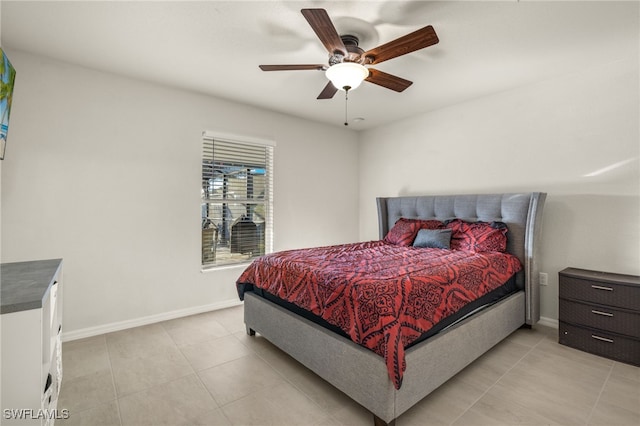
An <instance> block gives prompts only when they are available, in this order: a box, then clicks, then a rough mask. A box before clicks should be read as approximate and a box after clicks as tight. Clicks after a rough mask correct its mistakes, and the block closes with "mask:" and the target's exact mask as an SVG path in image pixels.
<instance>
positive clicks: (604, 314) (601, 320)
mask: <svg viewBox="0 0 640 426" xmlns="http://www.w3.org/2000/svg"><path fill="white" fill-rule="evenodd" d="M559 311H560V318H559V319H560V321H563V322H567V323H571V324H576V325H582V326H585V327H591V328H597V329H600V330H604V331H610V332H613V333H618V334H624V335H627V336H631V337H635V338H638V339H640V313H632V312H625V311H620V310H617V309H613V308H610V307H607V306H599V305H588V304H584V303H580V302H573V301H569V300H565V299H560V310H559Z"/></svg>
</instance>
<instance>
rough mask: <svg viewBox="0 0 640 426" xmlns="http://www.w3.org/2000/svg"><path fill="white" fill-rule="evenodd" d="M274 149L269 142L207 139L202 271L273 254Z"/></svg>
mask: <svg viewBox="0 0 640 426" xmlns="http://www.w3.org/2000/svg"><path fill="white" fill-rule="evenodd" d="M273 150H274V143H273V142H269V141H246V140H237V139H235V138H229V137H220V136H215V135H210V134H208V133H206V132H205V134H204V135H203V149H202V206H201V210H202V212H201V216H202V267H203V268H210V267H215V266H222V265H230V264H235V263H242V262H247V261H249V260H251V259H253V258H255V257H258V256H261V255H263V254H265V253H270V252H271V250H272V246H273V243H272V240H273V219H272V214H273V213H272V212H273V203H272V193H273Z"/></svg>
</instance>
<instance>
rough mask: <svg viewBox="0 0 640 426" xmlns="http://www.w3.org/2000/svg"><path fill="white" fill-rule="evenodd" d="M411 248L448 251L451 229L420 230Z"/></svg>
mask: <svg viewBox="0 0 640 426" xmlns="http://www.w3.org/2000/svg"><path fill="white" fill-rule="evenodd" d="M413 246H414V247H431V248H441V249H448V248H450V247H451V229H421V230H419V231H418V235H416V239H415V240H413Z"/></svg>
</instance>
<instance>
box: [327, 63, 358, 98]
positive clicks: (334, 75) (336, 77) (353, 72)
mask: <svg viewBox="0 0 640 426" xmlns="http://www.w3.org/2000/svg"><path fill="white" fill-rule="evenodd" d="M325 75H326V76H327V78H328V79H329V80H331V83H332V84H333V85H334V86H335V87H336V89H339V90H344V91H349V90H354V89H356V88H357V87H358V86H360V83H362V82H363V81H364V79H366V78H367V77H369V70H368V69H367V67H365V66H364V65H360V64H358V63H355V62H342V63H339V64H335V65H332V66H330V67H329V69H327V71H326V72H325Z"/></svg>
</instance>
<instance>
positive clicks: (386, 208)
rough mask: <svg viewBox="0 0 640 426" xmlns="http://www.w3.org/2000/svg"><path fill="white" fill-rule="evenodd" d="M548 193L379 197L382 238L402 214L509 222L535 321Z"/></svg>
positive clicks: (511, 247) (530, 318)
mask: <svg viewBox="0 0 640 426" xmlns="http://www.w3.org/2000/svg"><path fill="white" fill-rule="evenodd" d="M546 195H547V194H545V193H543V192H530V193H518V194H478V195H425V196H417V197H391V198H378V199H377V202H378V225H379V233H380V238H381V239H382V238H384V236H385V235H387V232H388V231H389V229H391V227H393V225H394V224H395V223H396V221H397V220H398V219H400V218H401V217H405V218H411V219H438V220H447V219H455V218H459V219H463V220H467V221H473V222H475V221H479V220H480V221H484V222H491V221H500V222H504V223H506V224H507V227H508V228H509V232H508V234H507V237H508V238H507V251H508V252H509V253H512V254H514V255H515V256H517V257H518V259H520V262H521V263H522V266H523V271H522V272H519V273H518V275H517V276H516V284H517V285H518V286H519V287H520V288H522V289H524V290H525V292H526V299H527V302H526V303H527V306H526V323H527V324H530V325H533V324H535V323H536V322H538V320H539V319H540V294H539V290H538V279H537V277H538V263H537V257H538V256H537V253H536V250H537V248H538V247H539V244H538V240H539V238H540V234H541V228H542V210H543V207H544V201H545V198H546Z"/></svg>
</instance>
